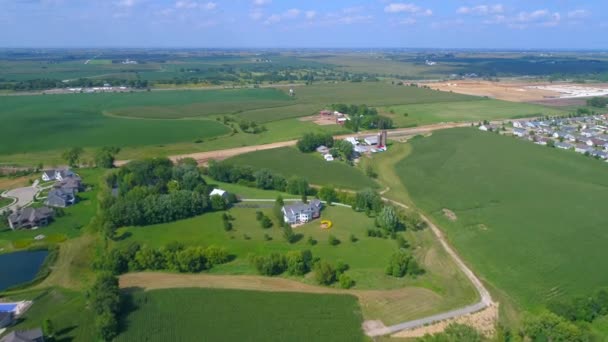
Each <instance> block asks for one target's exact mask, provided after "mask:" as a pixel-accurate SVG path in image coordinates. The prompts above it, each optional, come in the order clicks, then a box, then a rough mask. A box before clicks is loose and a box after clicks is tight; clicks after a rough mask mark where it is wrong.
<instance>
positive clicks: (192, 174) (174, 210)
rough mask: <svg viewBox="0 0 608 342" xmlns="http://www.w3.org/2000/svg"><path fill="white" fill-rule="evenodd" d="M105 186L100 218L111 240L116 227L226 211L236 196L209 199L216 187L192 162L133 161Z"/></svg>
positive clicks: (163, 159) (101, 199)
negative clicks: (204, 178)
mask: <svg viewBox="0 0 608 342" xmlns="http://www.w3.org/2000/svg"><path fill="white" fill-rule="evenodd" d="M102 185H103V190H102V191H101V195H100V210H99V218H100V220H101V223H102V225H103V226H104V230H105V231H106V233H107V235H108V237H112V235H113V231H114V230H115V229H116V228H117V227H122V226H143V225H149V224H156V223H163V222H171V221H176V220H180V219H184V218H188V217H192V216H196V215H200V214H202V213H205V212H209V211H214V210H224V209H226V208H227V207H228V205H229V204H230V203H232V202H235V201H236V197H235V196H234V195H231V196H229V198H228V200H226V199H224V198H222V197H220V196H212V197H209V193H210V192H211V190H212V188H213V187H212V186H209V185H207V184H206V183H205V181H204V180H203V178H202V173H201V171H200V170H199V168H198V167H197V164H196V161H195V160H193V159H183V160H180V161H179V162H177V163H176V164H173V162H171V161H170V160H169V159H167V158H154V159H144V160H135V161H131V162H129V163H128V164H126V165H124V166H122V167H121V168H119V169H118V170H117V171H115V172H112V173H110V174H108V175H107V176H106V177H105V179H104V182H103V184H102Z"/></svg>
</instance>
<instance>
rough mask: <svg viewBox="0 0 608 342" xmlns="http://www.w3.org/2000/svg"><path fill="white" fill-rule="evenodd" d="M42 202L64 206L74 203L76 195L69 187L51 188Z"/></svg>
mask: <svg viewBox="0 0 608 342" xmlns="http://www.w3.org/2000/svg"><path fill="white" fill-rule="evenodd" d="M44 203H45V204H46V205H48V206H49V207H58V208H66V207H69V206H70V205H72V204H74V203H76V195H75V194H74V190H73V189H71V188H58V189H52V190H51V191H49V194H48V196H47V198H46V201H45V202H44Z"/></svg>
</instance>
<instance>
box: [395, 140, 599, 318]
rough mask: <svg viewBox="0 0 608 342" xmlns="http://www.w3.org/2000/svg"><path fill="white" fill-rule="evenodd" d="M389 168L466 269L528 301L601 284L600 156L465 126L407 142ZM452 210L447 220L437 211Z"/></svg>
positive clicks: (577, 292) (523, 302)
mask: <svg viewBox="0 0 608 342" xmlns="http://www.w3.org/2000/svg"><path fill="white" fill-rule="evenodd" d="M411 144H412V147H413V151H412V153H411V154H410V155H409V157H407V158H406V159H404V160H403V161H402V162H400V163H399V164H398V165H397V170H398V172H399V174H400V176H401V178H402V181H403V182H404V184H405V185H406V187H407V189H408V191H409V194H410V196H411V198H412V199H413V200H414V202H415V203H416V204H417V205H418V206H419V207H421V208H422V209H424V211H426V212H428V213H430V214H431V215H432V216H433V219H434V220H436V221H437V222H438V223H439V224H440V226H441V227H442V228H444V229H445V231H446V233H447V236H448V238H449V239H450V241H451V242H452V243H453V244H454V245H455V247H456V248H457V249H458V251H459V253H461V254H462V255H463V256H464V258H465V259H466V261H468V262H470V263H471V265H472V266H473V269H474V270H475V271H477V272H479V274H480V275H481V276H482V277H483V278H484V279H485V280H486V281H488V282H489V283H490V284H491V285H492V287H497V288H498V289H500V290H502V291H505V292H506V293H507V295H508V296H509V297H511V298H512V299H514V301H515V303H516V304H518V305H520V306H523V307H525V308H533V307H536V306H538V305H542V304H544V303H546V302H547V301H549V300H551V299H554V298H558V297H565V296H567V297H570V296H575V295H589V294H590V293H592V292H593V291H594V290H596V289H597V288H598V287H601V286H605V285H606V284H607V283H608V273H606V272H601V271H600V270H601V269H603V267H604V260H606V258H607V257H608V250H607V249H606V244H607V243H608V231H607V230H606V226H607V225H608V216H606V215H605V212H606V211H605V203H606V202H607V201H608V192H607V191H606V190H607V189H608V178H606V172H608V168H607V167H608V165H606V163H602V162H599V161H597V160H593V159H591V158H587V157H584V156H582V155H579V154H576V153H574V152H569V151H562V150H557V149H550V148H547V147H542V146H538V145H535V144H532V143H530V142H526V141H521V140H516V139H514V138H510V137H506V136H499V135H496V134H492V133H490V134H486V133H484V132H480V131H478V130H475V129H473V128H463V129H450V130H445V131H438V132H435V133H433V135H432V136H431V137H428V138H423V139H416V140H414V141H412V143H411ZM444 208H445V209H449V210H452V211H453V212H454V213H455V214H456V216H457V220H456V221H450V220H449V219H447V218H446V217H445V216H444V214H443V213H442V210H443V209H444Z"/></svg>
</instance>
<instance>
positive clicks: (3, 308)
mask: <svg viewBox="0 0 608 342" xmlns="http://www.w3.org/2000/svg"><path fill="white" fill-rule="evenodd" d="M16 308H17V304H2V303H0V312H13V311H15V309H16Z"/></svg>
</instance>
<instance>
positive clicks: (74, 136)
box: [0, 92, 228, 161]
mask: <svg viewBox="0 0 608 342" xmlns="http://www.w3.org/2000/svg"><path fill="white" fill-rule="evenodd" d="M199 93H204V92H197V93H192V92H158V93H156V92H155V93H145V92H142V93H133V94H129V93H124V94H112V93H107V94H67V95H44V96H42V95H37V96H8V97H5V98H3V99H2V102H3V103H2V104H3V105H2V106H1V107H0V126H2V127H4V128H5V132H4V134H2V136H0V154H3V155H10V154H19V153H26V152H37V151H52V150H61V149H65V148H68V147H73V146H76V145H77V146H81V147H100V146H107V145H114V146H120V147H124V146H145V145H158V144H169V143H177V142H184V141H194V140H196V139H205V138H210V137H214V136H219V135H222V134H225V133H227V132H228V128H227V127H226V126H224V125H222V124H221V123H219V122H216V121H212V120H200V119H197V120H144V119H140V120H135V119H124V118H117V117H110V116H107V115H104V114H103V113H104V112H106V111H111V110H117V109H120V108H124V107H126V106H134V105H137V104H142V105H143V104H146V105H148V106H156V108H160V109H159V110H164V109H163V108H165V106H170V103H172V102H180V101H182V102H183V101H188V100H189V98H188V97H186V95H188V94H199ZM163 100H164V101H163ZM190 100H191V99H190ZM68 133H69V134H68ZM25 137H27V138H25ZM8 161H11V158H8Z"/></svg>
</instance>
